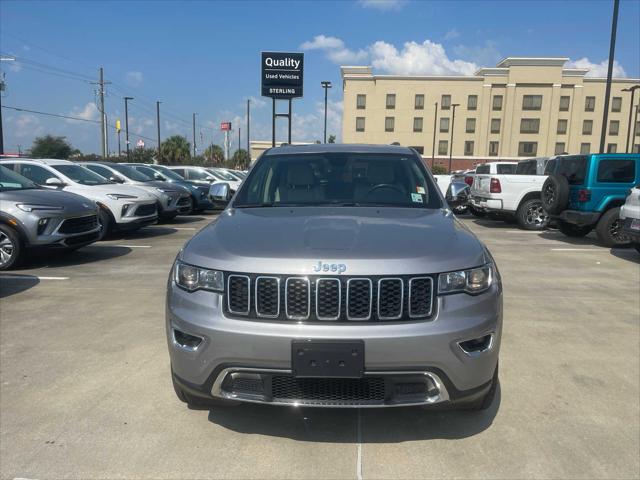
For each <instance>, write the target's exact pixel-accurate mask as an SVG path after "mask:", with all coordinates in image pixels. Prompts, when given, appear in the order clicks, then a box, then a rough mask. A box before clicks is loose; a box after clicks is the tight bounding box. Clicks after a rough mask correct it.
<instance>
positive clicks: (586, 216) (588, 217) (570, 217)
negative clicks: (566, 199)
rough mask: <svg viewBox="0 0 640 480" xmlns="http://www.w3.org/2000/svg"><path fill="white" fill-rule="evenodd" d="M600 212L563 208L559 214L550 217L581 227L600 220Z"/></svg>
mask: <svg viewBox="0 0 640 480" xmlns="http://www.w3.org/2000/svg"><path fill="white" fill-rule="evenodd" d="M601 215H602V214H601V213H600V212H582V211H580V210H564V211H563V212H561V213H560V214H559V215H553V216H552V217H551V218H554V219H557V220H562V221H563V222H566V223H570V224H572V225H578V226H581V227H587V226H589V225H595V224H596V223H598V220H600V216H601Z"/></svg>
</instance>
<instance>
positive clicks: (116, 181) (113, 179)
mask: <svg viewBox="0 0 640 480" xmlns="http://www.w3.org/2000/svg"><path fill="white" fill-rule="evenodd" d="M109 181H110V182H113V183H124V180H123V179H122V178H120V177H116V176H115V175H111V176H110V177H109Z"/></svg>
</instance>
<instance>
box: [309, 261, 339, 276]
mask: <svg viewBox="0 0 640 480" xmlns="http://www.w3.org/2000/svg"><path fill="white" fill-rule="evenodd" d="M313 271H314V272H334V273H344V272H346V271H347V266H346V265H345V264H344V263H323V262H322V260H320V261H318V263H317V264H316V265H314V266H313Z"/></svg>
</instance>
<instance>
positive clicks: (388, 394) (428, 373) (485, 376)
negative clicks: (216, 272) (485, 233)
mask: <svg viewBox="0 0 640 480" xmlns="http://www.w3.org/2000/svg"><path fill="white" fill-rule="evenodd" d="M222 298H223V297H222V295H220V294H216V293H211V292H205V291H196V292H192V293H188V292H185V291H183V290H181V289H179V288H177V287H175V285H174V284H173V282H170V285H169V288H168V295H167V307H166V328H167V342H168V346H169V354H170V358H171V367H172V372H173V375H174V380H175V381H176V383H178V384H179V385H180V386H181V387H182V388H183V389H185V390H187V391H188V392H189V393H191V394H192V395H197V396H200V397H206V398H212V397H219V398H226V399H235V400H241V401H246V402H257V403H266V404H288V405H291V404H294V405H308V406H340V407H344V406H358V407H372V406H376V407H384V406H400V405H417V404H437V403H446V402H449V401H458V400H463V399H464V400H469V399H472V398H476V397H477V396H479V395H482V394H484V393H485V392H486V391H487V390H488V389H489V387H490V385H491V380H492V378H493V375H494V372H495V369H496V366H497V362H498V354H499V349H500V338H501V332H502V294H501V291H500V287H499V286H498V285H494V286H493V287H491V289H489V290H488V291H487V292H485V293H483V294H481V295H477V296H470V295H467V294H456V295H448V296H443V297H438V308H437V314H436V315H435V316H434V317H433V318H432V319H431V320H428V321H419V322H415V321H397V322H378V323H362V322H351V323H350V322H346V323H340V324H337V323H332V322H325V323H308V324H305V323H298V322H284V321H281V322H269V321H264V320H238V319H231V318H227V317H225V316H224V314H223V312H222ZM176 330H177V331H179V332H183V333H186V334H188V335H193V336H196V337H199V338H201V339H202V342H201V343H200V344H199V345H198V347H197V348H196V349H195V350H193V349H189V348H185V347H184V346H181V345H180V344H179V343H178V342H176V339H175V337H174V333H175V331H176ZM489 335H490V336H491V342H490V343H489V345H488V346H487V348H486V349H484V350H482V351H478V352H473V353H467V352H465V351H464V350H463V349H462V348H461V346H460V345H459V343H460V342H464V341H467V340H471V339H476V338H481V337H485V336H489ZM300 339H305V340H350V341H356V340H362V341H363V342H364V345H365V350H364V352H365V353H364V355H365V374H364V377H363V379H361V382H362V381H365V379H371V381H374V380H375V381H376V382H378V385H380V382H382V384H383V387H378V388H384V392H385V393H384V398H383V400H380V399H379V398H377V399H373V400H372V399H368V400H366V401H357V400H354V401H351V402H345V401H337V402H327V401H316V400H317V399H315V400H314V399H312V400H313V401H309V399H299V400H298V401H296V399H294V398H291V397H287V398H284V397H282V396H280V397H277V398H276V396H275V395H274V392H273V390H271V389H270V388H271V387H270V386H269V389H265V390H264V391H263V392H260V393H259V394H258V395H256V394H255V392H254V393H253V394H252V393H251V392H250V391H242V390H241V389H240V390H238V389H237V388H235V386H234V385H233V382H232V381H231V380H229V379H230V378H232V377H230V375H232V374H236V373H240V374H249V375H250V376H251V375H258V376H259V382H258V384H259V383H260V382H262V384H263V385H265V384H269V383H270V382H271V380H272V379H273V376H274V375H275V376H277V377H278V378H279V381H281V382H289V383H291V382H294V383H295V380H292V379H293V377H292V376H291V369H292V361H291V356H292V341H293V340H300ZM287 377H288V378H287ZM249 378H251V377H249ZM406 379H408V380H409V381H405V380H406ZM253 380H254V381H256V380H257V379H256V378H253ZM327 380H328V379H327ZM334 380H335V379H334ZM367 381H369V380H367ZM230 382H231V383H230ZM244 383H245V385H246V382H244ZM406 384H409V385H413V386H407V385H406ZM416 384H420V386H416ZM398 385H400V386H399V387H398V388H399V389H400V393H398V390H397V388H396V386H398ZM298 387H299V386H298ZM298 387H296V388H298ZM360 387H361V385H360V384H358V385H355V386H353V388H360ZM292 388H293V387H292ZM300 388H301V387H300ZM341 388H342V387H341ZM345 388H346V387H345ZM349 388H351V387H349ZM407 389H408V390H407ZM416 389H417V390H416Z"/></svg>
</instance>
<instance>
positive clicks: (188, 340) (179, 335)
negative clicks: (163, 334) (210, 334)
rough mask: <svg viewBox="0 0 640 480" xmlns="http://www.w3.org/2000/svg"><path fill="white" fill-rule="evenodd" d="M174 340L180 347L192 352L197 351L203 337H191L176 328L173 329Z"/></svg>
mask: <svg viewBox="0 0 640 480" xmlns="http://www.w3.org/2000/svg"><path fill="white" fill-rule="evenodd" d="M173 339H174V341H175V343H176V344H177V345H178V346H180V347H182V348H184V349H186V350H191V351H195V350H197V349H198V347H199V346H200V344H201V343H202V340H203V339H202V338H201V337H196V336H195V335H189V334H188V333H184V332H181V331H180V330H176V329H175V328H174V329H173Z"/></svg>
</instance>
